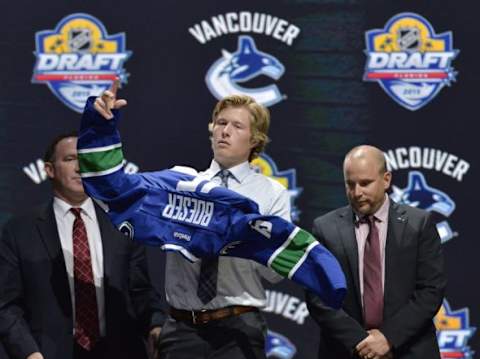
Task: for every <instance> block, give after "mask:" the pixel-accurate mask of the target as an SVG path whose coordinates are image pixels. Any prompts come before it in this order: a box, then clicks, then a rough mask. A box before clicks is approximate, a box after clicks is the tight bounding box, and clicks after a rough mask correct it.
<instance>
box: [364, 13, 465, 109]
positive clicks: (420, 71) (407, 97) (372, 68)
mask: <svg viewBox="0 0 480 359" xmlns="http://www.w3.org/2000/svg"><path fill="white" fill-rule="evenodd" d="M365 42H366V47H367V49H366V50H365V53H366V54H367V56H368V59H367V65H366V68H365V75H364V80H365V81H376V82H378V84H379V85H380V86H381V87H382V88H383V89H384V90H385V92H386V93H387V94H388V95H389V96H390V97H391V98H392V99H394V100H395V101H396V102H397V103H398V104H399V105H401V106H403V107H405V108H406V109H408V110H411V111H414V110H418V109H419V108H421V107H423V106H425V105H426V104H427V103H429V102H430V101H431V100H432V99H433V98H434V97H435V96H437V94H438V93H439V92H440V90H441V89H442V88H443V87H444V86H450V84H451V82H452V81H455V75H456V72H455V71H454V69H453V67H451V62H452V60H453V59H454V58H455V57H456V56H457V54H458V52H459V51H458V50H456V49H454V48H453V40H452V32H451V31H449V32H445V33H442V34H436V33H435V31H434V29H433V26H432V25H431V24H430V23H429V22H428V21H427V20H426V19H425V18H424V17H422V16H420V15H417V14H414V13H401V14H398V15H395V16H394V17H392V18H391V19H390V20H388V22H387V24H386V25H385V28H383V29H373V30H370V31H367V32H366V34H365Z"/></svg>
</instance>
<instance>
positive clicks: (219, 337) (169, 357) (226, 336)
mask: <svg viewBox="0 0 480 359" xmlns="http://www.w3.org/2000/svg"><path fill="white" fill-rule="evenodd" d="M266 334H267V325H266V322H265V319H264V318H263V316H262V315H261V314H260V313H258V312H249V313H244V314H241V315H238V316H233V317H229V318H225V319H221V320H215V321H210V322H208V323H206V324H191V323H187V322H183V321H176V320H175V319H173V318H171V317H168V319H167V321H166V322H165V325H164V326H163V328H162V332H161V334H160V339H159V347H158V348H159V353H160V359H190V358H191V359H265V358H266V356H265V337H266Z"/></svg>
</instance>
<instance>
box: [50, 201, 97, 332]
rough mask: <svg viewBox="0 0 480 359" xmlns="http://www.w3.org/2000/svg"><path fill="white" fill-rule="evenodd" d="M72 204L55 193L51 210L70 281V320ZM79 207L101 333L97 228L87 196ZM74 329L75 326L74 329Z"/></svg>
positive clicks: (72, 289) (73, 308) (73, 305)
mask: <svg viewBox="0 0 480 359" xmlns="http://www.w3.org/2000/svg"><path fill="white" fill-rule="evenodd" d="M71 208H72V206H71V205H70V204H68V203H67V202H65V201H63V200H62V199H60V198H58V197H55V198H54V200H53V211H54V213H55V220H56V222H57V228H58V236H59V237H60V243H61V245H62V251H63V258H64V260H65V269H66V270H67V275H68V284H69V285H70V297H71V298H72V313H73V322H74V323H75V281H74V274H73V240H72V232H73V222H74V221H75V215H74V214H73V213H72V211H70V209H71ZM79 208H81V209H82V211H81V216H82V219H83V222H84V223H85V228H86V230H87V236H88V246H89V247H90V256H91V258H92V270H93V279H94V282H95V289H96V294H97V307H98V318H99V321H100V323H99V326H100V335H101V336H102V337H103V336H105V331H106V329H105V295H104V291H103V247H102V237H101V235H100V228H99V226H98V221H97V214H96V213H95V206H94V205H93V202H92V200H91V199H90V198H87V199H86V200H85V202H83V203H82V205H81V206H79ZM74 330H75V329H74Z"/></svg>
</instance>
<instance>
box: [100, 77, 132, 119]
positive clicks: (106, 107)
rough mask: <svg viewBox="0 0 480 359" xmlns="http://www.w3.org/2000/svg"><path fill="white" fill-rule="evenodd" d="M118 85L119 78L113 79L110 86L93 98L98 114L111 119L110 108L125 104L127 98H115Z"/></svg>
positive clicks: (117, 107)
mask: <svg viewBox="0 0 480 359" xmlns="http://www.w3.org/2000/svg"><path fill="white" fill-rule="evenodd" d="M119 87H120V80H119V79H115V81H113V84H112V87H110V89H108V90H106V91H104V92H103V93H102V95H101V96H99V97H97V98H96V99H95V103H94V105H93V106H94V107H95V110H97V111H98V113H99V114H100V115H102V116H103V117H104V118H105V119H106V120H111V119H112V118H113V113H112V110H113V109H115V110H117V109H119V108H121V107H124V106H126V105H127V100H123V99H120V100H117V90H118V88H119Z"/></svg>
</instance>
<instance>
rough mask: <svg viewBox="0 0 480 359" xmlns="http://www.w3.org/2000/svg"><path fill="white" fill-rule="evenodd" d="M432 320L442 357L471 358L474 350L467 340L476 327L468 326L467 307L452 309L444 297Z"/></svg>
mask: <svg viewBox="0 0 480 359" xmlns="http://www.w3.org/2000/svg"><path fill="white" fill-rule="evenodd" d="M434 322H435V327H436V328H437V340H438V346H439V347H440V353H441V357H442V358H459V359H470V358H473V354H474V352H473V351H472V350H471V349H470V347H469V346H468V340H469V339H470V338H471V337H472V336H473V334H474V333H475V330H476V328H474V327H471V326H470V314H469V310H468V308H463V309H459V310H452V309H450V305H449V304H448V302H447V300H446V299H444V300H443V305H442V307H441V308H440V310H439V311H438V313H437V315H436V316H435V318H434Z"/></svg>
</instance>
